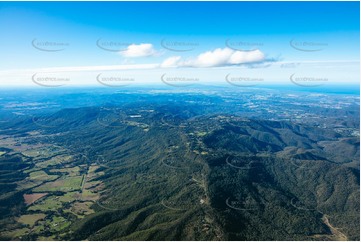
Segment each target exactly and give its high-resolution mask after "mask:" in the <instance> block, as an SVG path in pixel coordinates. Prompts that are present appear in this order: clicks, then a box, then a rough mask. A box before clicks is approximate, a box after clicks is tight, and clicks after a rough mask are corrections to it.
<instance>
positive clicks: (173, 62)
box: [160, 56, 182, 68]
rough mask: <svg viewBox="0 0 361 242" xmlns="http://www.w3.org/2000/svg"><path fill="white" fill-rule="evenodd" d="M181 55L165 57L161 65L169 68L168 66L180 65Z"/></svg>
mask: <svg viewBox="0 0 361 242" xmlns="http://www.w3.org/2000/svg"><path fill="white" fill-rule="evenodd" d="M181 58H182V57H181V56H172V57H169V58H167V59H165V60H164V61H163V62H162V64H161V65H160V67H162V68H168V67H177V66H178V62H179V61H180V60H181Z"/></svg>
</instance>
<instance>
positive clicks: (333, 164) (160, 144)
mask: <svg viewBox="0 0 361 242" xmlns="http://www.w3.org/2000/svg"><path fill="white" fill-rule="evenodd" d="M88 95H89V94H79V95H78V96H76V100H78V99H79V96H80V97H83V99H82V100H88ZM237 95H239V93H238V94H237ZM245 95H246V94H245ZM120 96H121V97H122V98H121V99H118V98H116V97H120ZM67 97H68V98H69V99H72V98H74V97H73V96H67ZM97 97H98V96H97ZM319 98H320V97H319ZM325 98H326V97H325ZM327 98H329V99H328V102H335V103H338V104H339V105H341V104H342V102H341V101H340V100H338V99H336V97H334V99H333V97H327ZM239 99H240V98H238V99H237V96H236V95H234V96H232V95H230V94H227V95H226V96H217V95H209V96H208V95H199V94H173V95H165V94H158V95H154V96H153V95H152V96H151V97H147V95H146V94H142V93H138V94H134V95H133V94H132V95H131V94H111V95H110V96H109V95H104V97H103V100H102V101H101V102H100V101H96V100H94V99H90V100H92V102H94V103H92V102H91V103H92V104H94V106H91V105H87V107H73V108H69V107H68V106H67V104H66V103H65V104H64V103H63V104H62V105H61V106H62V107H65V108H63V109H61V110H53V109H50V110H48V111H41V112H40V111H39V112H36V113H31V115H30V111H27V110H25V111H24V110H23V112H24V113H25V115H23V116H17V115H14V114H12V113H11V112H8V111H7V110H6V109H5V108H3V111H2V112H4V113H5V114H6V115H4V116H3V117H12V118H3V120H2V121H3V122H2V123H1V126H0V127H1V129H0V146H1V147H2V148H1V149H0V152H1V153H0V154H1V156H0V167H1V169H0V172H1V173H0V190H1V196H0V214H1V220H0V224H1V226H0V238H1V239H3V240H4V239H23V240H36V239H37V240H39V239H61V240H63V239H71V240H72V239H76V240H345V239H347V240H358V239H359V232H360V231H359V222H360V221H359V204H360V197H359V177H360V176H359V155H360V153H359V149H360V148H359V136H358V132H359V123H358V117H359V113H358V109H357V108H355V107H357V104H355V103H352V102H351V101H350V100H347V102H345V103H347V105H346V104H345V106H347V107H346V108H344V109H342V110H341V109H333V108H325V107H323V108H320V107H314V108H313V109H311V111H308V112H306V111H304V110H309V109H310V108H309V106H307V105H305V106H304V107H302V105H299V106H297V108H296V107H294V106H292V105H291V104H290V103H293V102H296V101H297V99H295V98H294V97H292V98H291V99H290V101H289V103H288V104H285V103H284V104H283V105H284V106H283V109H285V108H287V109H286V110H284V111H283V112H278V113H277V112H274V114H273V115H271V116H272V117H270V116H269V114H267V113H268V111H269V110H273V111H274V110H277V108H278V107H277V105H278V104H277V103H278V101H279V100H280V98H274V100H275V101H274V102H272V99H270V100H269V101H268V103H270V104H269V105H268V106H266V105H265V104H264V103H263V100H264V99H259V100H258V99H256V98H254V102H256V101H257V100H258V101H259V102H261V103H258V105H261V104H262V103H263V105H261V106H262V108H259V109H255V110H254V111H253V112H252V110H251V109H247V108H245V107H244V106H243V108H242V107H240V106H239V105H238V104H240V103H243V104H244V105H246V106H247V105H251V104H249V102H250V100H247V101H245V100H243V101H239ZM43 100H45V102H46V103H48V102H49V100H47V99H46V98H44V99H43ZM236 100H237V102H236ZM298 101H299V100H298ZM79 102H81V101H78V103H79ZM279 103H281V102H279ZM320 103H322V102H320ZM340 103H341V104H340ZM350 103H352V104H350ZM272 104H274V105H275V107H273V106H272ZM320 105H321V104H320ZM81 106H86V105H84V104H81ZM3 107H5V105H4V104H3ZM292 107H293V108H292ZM303 108H304V110H303ZM265 110H266V111H265ZM294 110H298V111H297V112H299V113H302V115H305V117H303V118H302V116H300V115H301V114H298V115H296V114H294V113H293V114H292V112H294ZM299 110H303V111H302V112H301V111H299ZM18 111H19V110H18ZM286 111H287V112H289V113H288V115H291V116H292V117H294V118H295V119H290V118H289V117H285V115H286ZM295 112H296V111H295ZM248 114H250V115H248ZM12 115H13V116H12ZM345 116H346V118H345ZM307 117H312V119H311V118H307ZM34 194H35V195H36V196H38V197H39V198H38V197H35V198H34V196H35V195H34ZM24 195H25V196H24Z"/></svg>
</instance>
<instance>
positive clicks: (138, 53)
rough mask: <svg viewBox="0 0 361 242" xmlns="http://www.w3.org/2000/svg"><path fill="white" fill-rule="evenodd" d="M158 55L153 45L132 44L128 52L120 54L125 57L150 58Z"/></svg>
mask: <svg viewBox="0 0 361 242" xmlns="http://www.w3.org/2000/svg"><path fill="white" fill-rule="evenodd" d="M157 53H158V52H157V51H156V50H155V49H154V47H153V45H152V44H139V45H137V44H132V45H129V46H128V47H127V49H126V50H123V51H120V52H119V54H120V55H122V56H124V57H148V56H154V55H156V54H157Z"/></svg>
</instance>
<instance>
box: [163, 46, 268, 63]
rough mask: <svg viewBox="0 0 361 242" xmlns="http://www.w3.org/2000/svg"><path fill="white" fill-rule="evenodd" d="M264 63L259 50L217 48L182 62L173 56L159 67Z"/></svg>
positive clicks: (180, 58)
mask: <svg viewBox="0 0 361 242" xmlns="http://www.w3.org/2000/svg"><path fill="white" fill-rule="evenodd" d="M263 61H265V55H264V54H263V53H262V52H261V51H260V50H252V51H240V50H233V49H230V48H223V49H221V48H218V49H215V50H213V51H207V52H204V53H201V54H199V55H198V56H197V57H195V58H190V59H187V60H183V59H182V57H181V56H173V57H169V58H168V59H166V60H164V61H163V63H162V64H161V67H164V68H169V67H196V68H198V67H200V68H201V67H221V66H234V65H241V64H250V63H259V62H263Z"/></svg>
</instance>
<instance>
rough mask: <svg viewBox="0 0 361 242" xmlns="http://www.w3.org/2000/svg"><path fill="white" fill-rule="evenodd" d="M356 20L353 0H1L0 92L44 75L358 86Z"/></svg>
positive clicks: (84, 81)
mask: <svg viewBox="0 0 361 242" xmlns="http://www.w3.org/2000/svg"><path fill="white" fill-rule="evenodd" d="M359 18H360V16H359V2H75V3H73V2H50V3H48V2H1V3H0V33H1V38H0V50H1V56H2V58H1V59H0V85H7V84H14V83H18V84H21V85H24V84H33V83H32V82H31V78H30V77H32V76H33V74H34V73H38V72H44V71H47V72H54V73H55V72H56V73H59V72H61V73H63V74H64V73H67V74H64V75H65V76H72V77H71V79H73V80H75V81H74V83H77V84H89V85H91V84H94V83H92V81H90V80H93V81H94V78H93V76H94V74H97V73H100V72H101V73H103V72H105V71H113V72H118V74H114V73H113V74H112V75H119V71H121V75H122V76H126V75H125V74H123V73H126V74H127V75H128V77H129V76H132V77H134V79H137V80H139V82H147V81H148V82H157V81H159V76H160V75H162V74H164V73H165V72H167V73H173V75H174V76H181V75H189V77H195V76H199V79H202V80H206V81H217V80H222V79H224V78H223V77H224V75H226V74H227V73H230V72H231V73H237V75H238V74H239V73H241V74H242V75H244V76H247V77H257V78H263V79H264V80H265V81H267V80H269V82H270V83H273V82H274V83H276V82H282V81H283V82H284V81H289V76H290V75H291V74H293V73H295V72H297V73H299V75H301V76H306V75H308V77H315V78H316V77H317V78H321V77H322V78H327V79H328V81H329V82H332V83H358V81H359V58H360V56H359V52H360V50H359V41H360V40H359V30H360V25H359ZM49 43H50V46H49ZM110 44H113V45H114V44H116V45H117V46H116V48H113V47H109V46H110ZM45 45H47V46H45ZM175 45H177V46H175ZM102 47H103V48H102ZM104 49H108V50H109V49H110V50H113V51H106V50H104ZM52 50H59V51H52ZM117 50H118V51H117ZM44 68H45V69H44ZM255 69H256V70H255ZM75 72H77V73H75ZM281 73H282V74H281ZM54 75H56V74H54ZM207 75H208V76H207ZM234 75H236V74H234ZM239 75H240V74H239ZM257 75H259V76H257ZM80 77H82V78H80ZM81 79H82V80H81ZM10 80H11V81H10ZM29 80H30V82H29Z"/></svg>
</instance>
